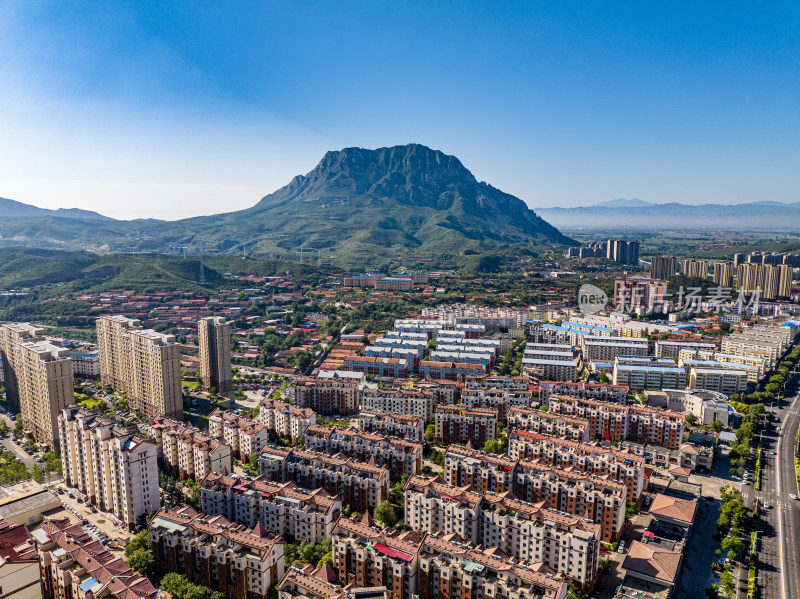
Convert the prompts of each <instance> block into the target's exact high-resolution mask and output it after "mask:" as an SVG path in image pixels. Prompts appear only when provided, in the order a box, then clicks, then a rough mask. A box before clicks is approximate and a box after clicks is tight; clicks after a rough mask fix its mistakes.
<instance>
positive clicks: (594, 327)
mask: <svg viewBox="0 0 800 599" xmlns="http://www.w3.org/2000/svg"><path fill="white" fill-rule="evenodd" d="M561 324H562V325H563V326H565V327H571V328H576V329H592V330H593V331H607V332H609V333H613V332H614V329H609V328H608V327H601V326H597V325H593V324H578V323H577V322H570V321H567V322H562V323H561Z"/></svg>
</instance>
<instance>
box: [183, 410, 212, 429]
mask: <svg viewBox="0 0 800 599" xmlns="http://www.w3.org/2000/svg"><path fill="white" fill-rule="evenodd" d="M183 420H184V421H185V422H191V423H192V425H193V426H196V427H197V428H208V416H204V415H203V414H192V413H191V412H187V411H186V410H184V411H183Z"/></svg>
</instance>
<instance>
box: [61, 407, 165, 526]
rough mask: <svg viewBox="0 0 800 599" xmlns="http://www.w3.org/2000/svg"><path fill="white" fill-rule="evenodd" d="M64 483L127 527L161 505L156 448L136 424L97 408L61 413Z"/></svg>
mask: <svg viewBox="0 0 800 599" xmlns="http://www.w3.org/2000/svg"><path fill="white" fill-rule="evenodd" d="M58 428H59V434H60V436H61V439H62V440H63V442H62V444H61V460H62V464H63V471H64V481H65V482H66V484H67V486H69V487H75V488H77V489H78V490H79V491H80V492H81V493H83V494H85V495H86V497H87V498H88V501H90V502H91V503H92V504H93V505H95V506H96V507H97V508H98V509H99V510H101V511H104V512H109V513H111V514H113V515H114V517H115V518H117V519H118V520H120V521H121V522H122V523H123V524H124V525H125V526H126V527H127V528H128V529H129V530H134V529H135V528H136V519H137V518H138V517H139V516H141V515H142V514H146V513H148V512H149V511H150V510H157V509H158V508H160V507H161V495H160V493H159V488H158V450H157V448H156V444H155V442H154V441H150V440H148V439H144V438H143V437H141V436H140V435H139V433H138V430H137V429H136V427H127V428H126V427H123V426H121V425H119V424H118V423H117V422H116V421H114V420H109V419H107V418H103V417H102V416H100V414H99V412H98V411H96V410H87V409H86V408H83V407H76V406H70V407H68V408H65V409H64V410H62V411H61V412H60V413H59V415H58Z"/></svg>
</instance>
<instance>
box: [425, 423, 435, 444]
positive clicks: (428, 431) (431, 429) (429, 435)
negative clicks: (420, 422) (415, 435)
mask: <svg viewBox="0 0 800 599" xmlns="http://www.w3.org/2000/svg"><path fill="white" fill-rule="evenodd" d="M435 436H436V425H435V424H429V425H428V426H426V427H425V440H426V441H427V442H428V443H433V439H434V437H435Z"/></svg>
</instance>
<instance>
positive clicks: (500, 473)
mask: <svg viewBox="0 0 800 599" xmlns="http://www.w3.org/2000/svg"><path fill="white" fill-rule="evenodd" d="M444 471H445V475H446V476H447V480H448V481H450V484H453V483H454V482H456V484H458V485H462V484H471V485H474V488H481V489H482V490H483V489H485V490H486V491H488V492H494V493H497V494H502V493H505V492H511V493H513V495H514V496H515V497H516V498H518V499H521V500H522V501H526V502H528V503H538V502H540V501H546V502H547V503H548V504H549V506H550V507H552V508H553V509H557V510H560V511H562V512H566V513H568V514H570V515H572V516H581V517H584V518H587V519H588V520H591V522H593V523H597V524H600V530H601V533H602V540H603V541H606V542H610V541H612V540H615V539H618V538H619V535H620V534H621V532H622V525H623V524H624V521H625V505H626V499H627V495H628V490H627V485H626V483H621V482H617V481H616V480H611V479H610V477H608V476H603V475H595V474H590V473H587V472H578V471H576V470H574V469H572V468H564V469H562V468H559V467H557V466H554V465H549V464H546V463H544V462H542V461H540V460H539V459H536V458H534V459H532V460H512V459H511V458H509V457H506V456H493V455H491V454H487V453H486V452H484V451H475V450H470V449H469V448H467V449H464V448H454V447H452V446H451V447H450V448H449V449H448V451H447V452H446V453H445V461H444ZM440 480H441V479H440ZM469 481H475V482H472V483H470V482H469ZM466 488H467V489H472V488H473V487H466ZM486 491H483V492H486ZM462 503H463V502H462ZM406 509H408V508H406ZM459 509H461V508H459ZM406 517H407V516H406ZM450 517H459V518H461V519H462V520H463V519H464V517H465V515H464V513H462V512H461V511H459V512H458V513H457V514H453V515H451V516H450ZM407 521H408V520H407ZM467 525H469V522H467ZM443 530H444V529H443ZM455 532H458V531H455ZM458 534H459V535H461V536H462V537H463V538H469V537H464V535H463V534H462V533H461V532H458Z"/></svg>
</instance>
